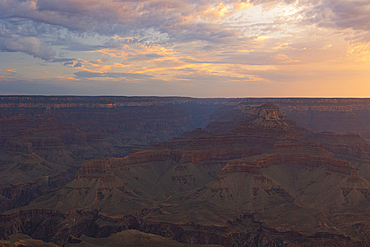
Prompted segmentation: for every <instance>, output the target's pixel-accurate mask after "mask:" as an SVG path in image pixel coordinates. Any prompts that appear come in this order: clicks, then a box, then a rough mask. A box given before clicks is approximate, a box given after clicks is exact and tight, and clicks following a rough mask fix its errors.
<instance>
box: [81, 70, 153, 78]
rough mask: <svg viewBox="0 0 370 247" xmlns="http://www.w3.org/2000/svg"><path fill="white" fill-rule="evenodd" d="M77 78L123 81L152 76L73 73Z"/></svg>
mask: <svg viewBox="0 0 370 247" xmlns="http://www.w3.org/2000/svg"><path fill="white" fill-rule="evenodd" d="M74 74H75V76H76V77H77V78H99V77H110V78H125V79H149V78H153V76H150V75H145V74H134V73H109V72H108V73H95V72H89V71H79V72H76V73H74Z"/></svg>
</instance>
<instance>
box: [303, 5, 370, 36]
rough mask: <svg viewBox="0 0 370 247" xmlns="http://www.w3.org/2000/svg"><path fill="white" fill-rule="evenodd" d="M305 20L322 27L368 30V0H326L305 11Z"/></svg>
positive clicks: (369, 20) (369, 12)
mask: <svg viewBox="0 0 370 247" xmlns="http://www.w3.org/2000/svg"><path fill="white" fill-rule="evenodd" d="M305 16H306V21H307V22H310V23H315V24H317V25H319V26H322V27H330V28H337V29H346V28H351V29H353V30H361V31H370V2H369V1H367V0H359V1H353V0H326V1H322V2H321V3H320V4H318V5H316V6H315V7H314V8H313V9H311V10H309V11H307V12H306V13H305Z"/></svg>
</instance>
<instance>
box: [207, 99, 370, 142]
mask: <svg viewBox="0 0 370 247" xmlns="http://www.w3.org/2000/svg"><path fill="white" fill-rule="evenodd" d="M268 102H271V103H273V104H275V105H276V106H278V107H279V108H280V109H281V110H282V111H283V112H284V113H285V114H286V115H287V116H288V117H289V118H291V119H293V120H294V121H296V122H297V124H298V125H299V126H301V127H304V128H306V129H308V130H311V131H315V132H322V131H334V132H340V133H348V132H356V133H358V134H361V135H362V136H364V137H366V138H368V137H369V136H370V135H369V133H370V131H369V130H370V124H369V123H370V121H369V120H370V117H369V116H370V114H369V112H370V100H369V99H352V98H348V99H345V98H340V99H315V98H306V99H305V98H276V99H274V98H268V99H267V98H266V99H264V98H249V99H248V98H247V99H244V100H243V101H242V102H241V104H240V105H239V106H236V105H237V101H236V102H234V101H230V103H229V104H227V105H225V106H224V107H223V108H220V109H219V110H217V111H216V112H215V114H214V115H213V117H211V119H212V120H213V121H215V120H217V119H220V117H221V116H222V115H223V114H225V113H226V112H228V111H233V110H234V111H235V110H240V109H242V108H243V107H246V106H250V107H256V106H259V105H261V104H266V103H268ZM229 115H232V114H230V113H229ZM234 115H235V113H234Z"/></svg>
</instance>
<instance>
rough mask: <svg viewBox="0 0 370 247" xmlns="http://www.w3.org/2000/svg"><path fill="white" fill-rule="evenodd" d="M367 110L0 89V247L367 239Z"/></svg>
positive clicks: (329, 102)
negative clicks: (38, 93) (0, 92)
mask: <svg viewBox="0 0 370 247" xmlns="http://www.w3.org/2000/svg"><path fill="white" fill-rule="evenodd" d="M369 111H370V100H369V99H300V98H293V99H284V98H281V99H262V98H261V99H259V98H253V99H251V98H247V99H194V98H181V97H108V96H107V97H41V96H27V97H26V96H9V97H5V96H4V97H1V106H0V146H2V147H1V149H0V170H1V175H0V176H1V177H2V178H1V180H0V181H1V183H0V192H1V193H0V212H1V214H0V226H1V227H0V238H1V239H3V240H2V242H0V246H2V245H3V246H15V245H16V243H17V241H20V240H22V241H23V242H25V243H34V244H35V245H36V244H40V246H41V245H42V244H44V246H49V245H50V246H53V245H54V244H56V245H59V246H85V245H87V246H88V245H89V244H90V246H93V245H96V246H99V245H101V243H103V242H104V243H108V245H109V246H115V245H114V243H115V242H120V243H123V242H122V241H127V243H129V241H133V240H132V239H139V240H140V241H144V240H145V239H153V240H152V242H153V241H154V242H155V241H157V242H156V243H157V244H158V246H206V245H208V246H211V245H214V246H216V245H217V246H366V245H368V244H369V243H370V242H369V241H370V239H369V236H368V229H369V226H370V214H369V213H368V210H367V208H368V206H369V205H370V200H369V198H370V143H369V142H368V140H367V138H369V136H370V131H369V130H370V122H369V121H368V120H369V118H370V112H369ZM125 239H126V240H125ZM154 242H153V243H154ZM84 244H85V245H84ZM144 245H145V243H144V242H142V245H141V246H144ZM25 246H27V245H25ZM138 246H140V245H138Z"/></svg>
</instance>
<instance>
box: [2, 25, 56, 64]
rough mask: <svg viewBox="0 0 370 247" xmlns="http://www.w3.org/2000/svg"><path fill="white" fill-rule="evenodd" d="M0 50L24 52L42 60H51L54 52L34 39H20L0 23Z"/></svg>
mask: <svg viewBox="0 0 370 247" xmlns="http://www.w3.org/2000/svg"><path fill="white" fill-rule="evenodd" d="M0 50H1V51H5V52H24V53H26V54H29V55H32V56H34V57H37V58H41V59H43V60H48V61H49V60H52V59H53V58H54V57H55V55H56V52H55V51H54V50H53V48H52V47H51V45H50V44H47V43H45V42H43V41H41V40H39V39H38V38H36V37H27V36H26V37H22V36H20V35H17V34H15V33H14V32H12V31H11V30H8V29H6V28H5V26H4V25H2V24H1V23H0Z"/></svg>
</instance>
